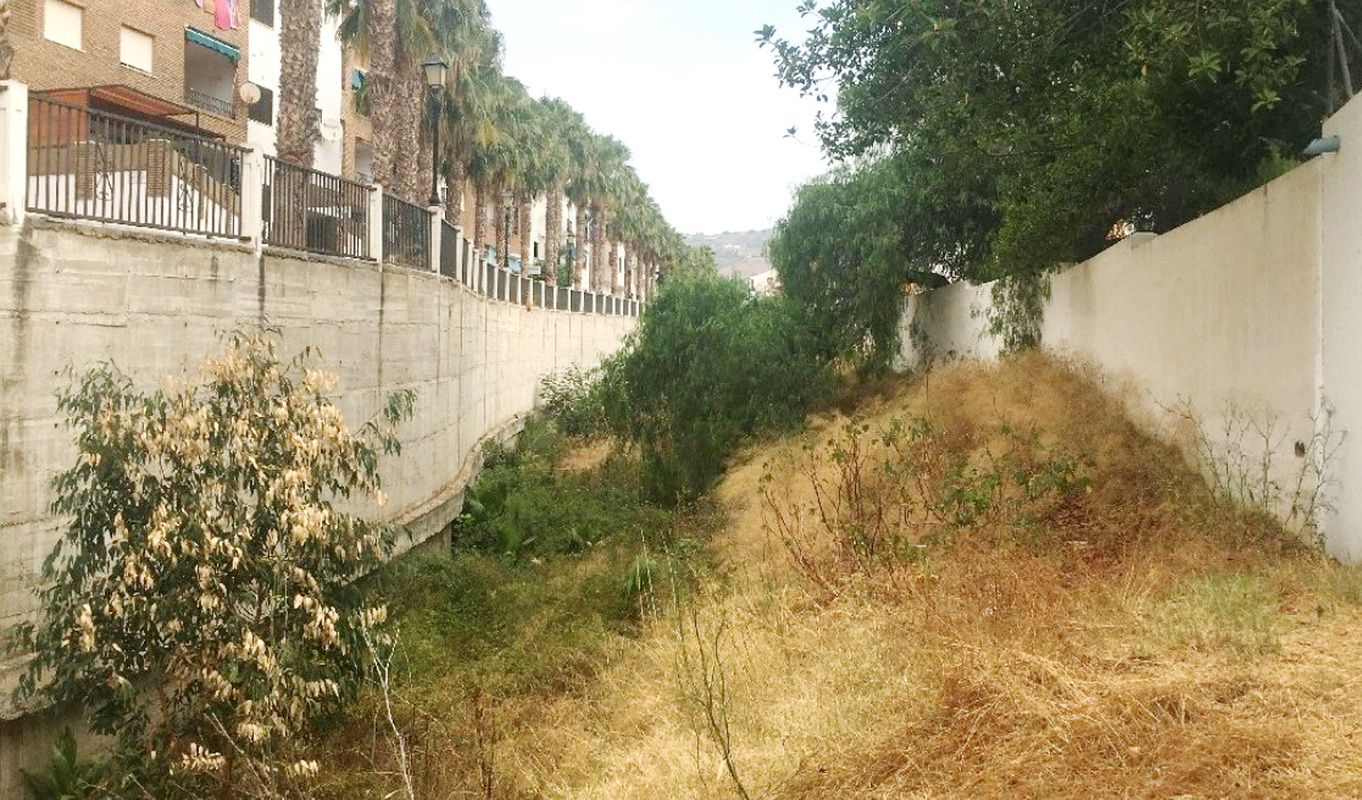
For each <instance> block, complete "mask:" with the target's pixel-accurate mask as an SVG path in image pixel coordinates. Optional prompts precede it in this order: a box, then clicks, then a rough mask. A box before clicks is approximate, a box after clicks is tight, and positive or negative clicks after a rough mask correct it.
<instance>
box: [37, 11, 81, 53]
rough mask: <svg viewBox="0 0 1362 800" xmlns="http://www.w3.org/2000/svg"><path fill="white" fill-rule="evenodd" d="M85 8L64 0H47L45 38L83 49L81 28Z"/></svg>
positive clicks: (44, 22) (44, 18)
mask: <svg viewBox="0 0 1362 800" xmlns="http://www.w3.org/2000/svg"><path fill="white" fill-rule="evenodd" d="M84 17H85V9H83V8H81V7H80V6H77V5H72V4H71V3H65V2H62V0H47V2H46V3H44V4H43V38H45V39H47V40H49V41H53V42H56V43H57V44H64V45H66V46H67V47H71V48H74V49H76V50H80V49H81V28H82V27H83V25H82V22H83V20H84Z"/></svg>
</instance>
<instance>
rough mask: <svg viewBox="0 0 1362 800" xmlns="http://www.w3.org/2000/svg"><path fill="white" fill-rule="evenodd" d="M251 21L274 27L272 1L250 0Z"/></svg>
mask: <svg viewBox="0 0 1362 800" xmlns="http://www.w3.org/2000/svg"><path fill="white" fill-rule="evenodd" d="M251 19H253V20H255V21H256V22H259V23H260V24H261V25H268V26H270V27H271V28H273V27H274V0H251Z"/></svg>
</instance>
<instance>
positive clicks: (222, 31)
mask: <svg viewBox="0 0 1362 800" xmlns="http://www.w3.org/2000/svg"><path fill="white" fill-rule="evenodd" d="M227 1H228V0H217V2H223V3H226V2H227ZM241 1H242V2H244V1H245V0H241ZM205 4H206V5H207V7H208V9H209V10H214V11H216V9H215V7H214V5H213V0H206V2H205ZM11 8H12V9H13V12H12V13H13V16H12V19H11V23H10V36H11V40H12V42H13V44H14V61H13V65H12V68H11V76H12V77H13V78H14V79H15V80H18V81H22V82H24V83H26V84H28V85H29V87H30V88H31V90H32V91H33V92H35V93H38V94H41V93H43V92H44V91H48V90H54V89H68V88H85V87H98V86H109V85H115V86H127V87H130V88H131V89H134V90H136V91H137V92H141V93H145V94H146V95H151V96H152V97H154V98H158V99H160V100H162V101H166V103H165V105H164V106H162V107H161V111H162V112H163V113H170V112H175V111H179V112H180V113H170V116H167V117H166V119H167V120H173V121H174V122H177V123H179V124H181V125H186V124H187V125H199V126H201V127H202V128H204V129H206V130H208V131H211V132H213V133H216V134H220V135H222V136H224V137H226V138H227V140H228V141H233V142H241V141H244V140H245V138H246V107H245V104H244V103H242V102H241V101H240V100H239V99H238V95H237V87H238V86H239V85H240V84H241V83H242V82H243V81H244V80H245V76H246V58H247V48H246V36H247V34H246V19H247V17H248V16H249V10H250V9H249V8H240V7H237V6H236V5H235V4H233V5H229V6H226V12H225V13H209V10H205V9H204V8H200V7H199V6H197V5H195V4H194V3H193V2H191V0H15V2H14V3H13V5H12V6H11ZM224 21H226V22H227V24H228V27H225V28H224V27H219V25H220V24H222V23H223V22H224ZM231 25H236V26H237V27H236V28H235V29H233V28H232V27H231ZM115 94H118V93H115ZM121 94H123V95H124V96H126V94H127V93H121ZM63 99H67V100H72V101H76V102H79V101H78V100H76V99H75V98H74V97H72V96H71V95H70V93H67V94H65V95H64V96H63ZM87 102H89V98H87ZM118 103H119V100H118V99H117V97H114V98H112V99H109V98H104V99H98V98H97V99H96V100H95V101H93V102H89V104H91V105H96V104H98V105H100V107H103V108H106V109H107V110H111V111H118V110H119V107H118ZM143 105H144V106H147V104H143ZM177 106H178V108H176V107H177ZM149 107H150V106H147V107H146V108H143V109H141V110H139V111H138V113H140V114H144V115H147V114H149V115H152V116H155V113H154V112H151V111H149V110H148V108H149ZM129 110H134V109H129Z"/></svg>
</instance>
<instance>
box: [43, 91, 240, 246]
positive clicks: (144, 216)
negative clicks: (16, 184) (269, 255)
mask: <svg viewBox="0 0 1362 800" xmlns="http://www.w3.org/2000/svg"><path fill="white" fill-rule="evenodd" d="M244 155H245V150H243V149H242V148H240V147H235V146H233V145H229V144H224V143H223V142H221V141H218V140H216V139H210V138H206V137H203V136H197V135H194V134H192V133H189V132H186V131H183V130H176V129H174V128H169V127H164V126H159V125H153V124H150V123H146V122H141V121H138V120H133V119H128V118H126V117H120V116H117V115H114V114H106V113H103V112H100V111H94V110H91V109H88V108H85V107H83V106H75V105H69V104H67V103H61V102H57V101H54V100H48V99H46V98H42V97H30V98H29V102H28V187H27V188H28V192H27V194H28V199H27V203H26V205H27V207H28V209H29V210H30V211H36V212H39V213H42V214H50V215H52V216H61V217H79V218H82V219H92V220H98V221H101V222H118V223H123V224H126V225H137V226H140V227H146V228H160V229H163V230H171V231H181V232H184V233H194V234H202V235H205V236H227V237H239V236H240V235H241V169H242V161H243V157H244Z"/></svg>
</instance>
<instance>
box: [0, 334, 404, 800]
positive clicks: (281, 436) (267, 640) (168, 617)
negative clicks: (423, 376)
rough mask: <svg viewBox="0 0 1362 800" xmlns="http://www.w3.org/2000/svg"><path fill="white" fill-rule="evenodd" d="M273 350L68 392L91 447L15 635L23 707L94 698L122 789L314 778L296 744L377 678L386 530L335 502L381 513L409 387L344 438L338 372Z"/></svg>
mask: <svg viewBox="0 0 1362 800" xmlns="http://www.w3.org/2000/svg"><path fill="white" fill-rule="evenodd" d="M276 350H277V342H276V340H275V339H274V338H273V337H272V336H270V335H269V334H267V333H259V334H255V333H251V334H246V333H237V334H233V335H232V336H230V337H228V341H227V345H226V348H225V352H223V354H222V355H221V356H218V357H215V358H210V359H208V360H206V361H205V362H204V364H203V367H202V371H201V375H200V376H199V378H198V379H197V380H194V379H190V378H184V379H181V380H167V381H166V382H165V386H164V387H163V388H162V389H160V390H157V391H154V392H150V393H147V392H143V391H140V390H138V389H137V388H135V387H134V385H133V383H132V381H131V379H129V378H128V377H127V376H125V375H123V374H122V373H120V372H119V371H118V370H117V369H115V368H114V367H113V366H110V365H108V364H104V365H99V366H96V367H94V368H93V369H91V370H89V371H88V372H86V373H85V374H83V375H82V376H80V377H79V379H78V380H77V381H76V382H75V383H74V385H73V386H72V387H71V388H70V389H68V390H67V391H65V392H64V393H63V394H61V395H60V396H59V397H58V406H59V408H60V409H61V410H62V411H63V412H64V413H65V414H66V415H67V418H68V424H69V426H70V427H71V428H72V429H74V431H75V434H76V444H77V447H78V451H79V455H78V457H77V461H76V464H75V465H74V466H73V467H72V468H71V469H69V470H68V471H66V472H65V473H63V474H61V475H60V476H58V477H57V479H56V481H55V487H56V491H57V497H58V499H57V501H56V502H55V503H54V506H53V507H54V510H55V511H56V512H58V513H60V514H62V515H63V516H65V517H66V518H67V519H68V520H69V522H68V524H67V527H66V529H65V531H64V532H63V534H62V537H61V539H60V540H59V542H58V543H57V546H56V547H55V548H54V549H53V551H52V553H51V555H50V556H49V557H48V559H47V561H46V563H45V564H44V568H43V576H44V578H45V580H46V582H47V588H46V589H44V590H42V592H41V593H40V598H41V603H42V609H41V614H40V617H39V619H38V621H37V622H36V623H35V624H32V625H30V626H27V627H26V628H25V629H24V630H23V631H22V635H23V637H24V640H25V643H26V644H27V645H28V646H29V647H30V648H31V649H32V650H33V652H34V653H35V654H36V655H35V658H34V660H33V662H32V664H31V667H30V669H29V670H28V672H27V673H26V674H25V675H24V677H23V682H22V686H21V688H20V694H21V695H31V694H33V693H35V692H39V691H41V692H43V693H45V694H46V695H48V696H49V697H50V698H51V699H52V700H53V701H55V702H61V703H72V704H76V705H78V706H80V707H83V708H84V710H85V713H86V719H87V720H88V722H89V724H90V727H91V728H92V729H93V730H94V731H95V732H96V733H100V734H103V735H107V736H112V737H114V739H115V743H114V748H115V753H114V759H113V762H114V763H115V764H117V765H118V766H119V768H120V770H121V774H115V775H112V776H111V777H110V778H109V779H108V780H109V781H110V786H109V789H110V791H111V792H112V793H114V794H117V793H118V791H120V788H119V787H122V786H124V785H135V786H138V787H140V793H139V796H142V795H145V794H147V793H150V794H151V795H152V796H156V797H176V796H194V797H198V796H203V795H204V794H205V793H207V792H208V791H209V789H210V788H212V789H213V791H215V792H217V793H218V794H220V795H229V794H230V795H231V796H236V797H242V796H247V797H249V796H271V797H272V796H278V795H279V794H280V793H281V792H284V791H286V789H287V787H289V786H294V787H297V786H301V785H305V784H306V783H307V781H308V780H309V779H310V778H311V777H312V776H315V774H316V773H317V771H318V769H319V765H318V764H317V763H316V762H314V761H309V760H305V759H303V758H301V757H299V755H298V749H297V742H298V737H299V736H300V735H301V734H303V733H305V732H306V731H307V730H308V729H309V727H310V725H311V724H312V723H313V721H314V720H316V719H317V718H318V717H319V716H321V715H324V714H327V713H328V712H331V711H333V710H335V709H337V708H338V707H339V705H340V703H341V702H342V701H343V700H344V699H346V698H348V697H349V696H351V695H352V694H353V693H354V691H355V690H356V688H357V687H358V685H359V683H360V681H361V679H362V677H363V675H364V674H365V670H366V666H367V664H368V660H367V645H366V641H368V640H369V639H370V638H371V636H370V635H369V630H370V629H376V628H378V627H380V625H381V623H382V621H383V619H384V616H385V613H386V612H385V610H384V609H383V608H375V607H370V606H368V605H366V603H365V601H364V598H363V597H362V596H361V594H360V592H359V590H358V589H357V588H356V587H355V585H354V580H355V578H356V577H357V576H358V575H360V574H362V573H364V572H365V571H367V570H369V569H371V568H373V567H375V566H376V565H378V564H380V563H382V562H383V561H384V560H385V559H386V558H387V555H388V553H389V552H390V547H391V536H392V531H391V530H390V529H389V528H387V527H385V526H381V525H375V524H371V523H369V522H367V521H366V520H364V519H363V518H361V517H359V516H356V515H355V514H352V513H348V512H344V511H340V510H338V509H337V508H336V507H335V505H334V504H333V501H334V500H336V499H337V498H348V497H350V496H351V495H353V494H362V495H366V496H368V497H370V498H371V499H373V500H375V501H377V502H379V503H380V504H381V503H382V502H383V499H384V498H383V493H382V491H381V489H380V484H379V476H378V469H377V465H378V453H379V451H384V452H388V453H396V452H397V451H398V450H399V444H398V441H397V439H396V438H395V437H394V435H393V426H394V425H395V424H396V423H397V422H398V421H399V420H401V419H402V418H404V417H406V416H409V415H410V412H411V406H412V402H413V396H412V395H411V394H410V393H407V394H400V395H395V396H393V397H392V398H390V401H389V404H388V407H387V409H386V411H385V413H384V419H383V420H382V421H381V422H371V423H369V424H366V425H365V426H364V427H363V428H362V429H361V431H360V432H359V433H358V434H355V433H352V432H351V431H350V430H349V428H348V426H347V424H346V421H345V419H344V417H343V416H342V414H341V412H340V410H339V409H338V408H337V407H336V406H335V405H334V404H333V403H332V402H331V400H330V399H329V398H328V397H327V395H326V391H327V390H329V389H330V388H331V387H332V386H333V385H334V383H335V378H334V377H333V376H331V375H330V374H328V373H326V372H324V371H322V370H320V369H315V368H312V367H309V366H308V362H307V356H308V355H309V354H308V353H307V352H306V351H305V352H304V354H302V355H300V356H299V357H298V358H296V359H294V360H293V361H292V362H290V363H287V364H284V363H281V362H280V361H279V358H278V357H277V354H276ZM372 635H373V636H380V635H381V634H380V633H378V632H376V631H375V632H373V633H372ZM116 772H118V770H116Z"/></svg>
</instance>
